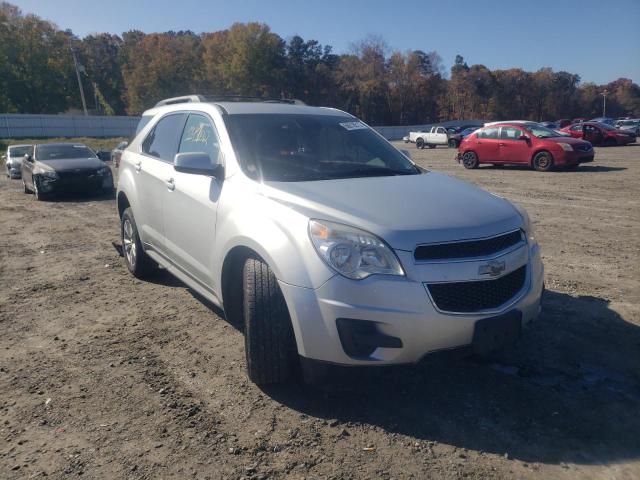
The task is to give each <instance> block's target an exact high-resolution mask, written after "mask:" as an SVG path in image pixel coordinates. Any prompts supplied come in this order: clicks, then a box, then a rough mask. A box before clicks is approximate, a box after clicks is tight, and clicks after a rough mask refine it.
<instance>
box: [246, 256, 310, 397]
mask: <svg viewBox="0 0 640 480" xmlns="http://www.w3.org/2000/svg"><path fill="white" fill-rule="evenodd" d="M242 289H243V297H244V298H243V315H244V335H245V337H244V338H245V341H244V344H245V354H246V357H247V374H248V376H249V378H250V379H251V381H253V382H254V383H256V384H258V385H265V384H269V383H282V382H285V381H287V380H288V379H290V378H291V377H292V375H293V373H294V371H295V370H296V369H297V367H298V365H299V359H298V351H297V348H296V341H295V337H294V335H293V328H292V326H291V318H290V317H289V310H288V309H287V304H286V302H285V300H284V297H283V295H282V291H280V287H279V286H278V281H277V280H276V277H275V275H274V274H273V271H272V270H271V269H270V268H269V266H268V265H267V264H265V263H264V262H263V261H261V260H259V259H257V258H249V259H247V261H246V262H245V264H244V269H243V275H242Z"/></svg>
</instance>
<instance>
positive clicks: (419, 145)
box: [416, 138, 424, 148]
mask: <svg viewBox="0 0 640 480" xmlns="http://www.w3.org/2000/svg"><path fill="white" fill-rule="evenodd" d="M416 148H424V140H423V139H422V138H418V139H417V140H416Z"/></svg>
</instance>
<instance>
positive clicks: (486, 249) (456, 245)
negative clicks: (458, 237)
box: [413, 230, 523, 261]
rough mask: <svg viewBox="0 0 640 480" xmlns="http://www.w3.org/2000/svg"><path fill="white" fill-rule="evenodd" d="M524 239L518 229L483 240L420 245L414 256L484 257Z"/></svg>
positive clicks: (442, 257) (422, 257)
mask: <svg viewBox="0 0 640 480" xmlns="http://www.w3.org/2000/svg"><path fill="white" fill-rule="evenodd" d="M522 239H523V237H522V232H521V231H520V230H516V231H515V232H510V233H505V234H504V235H498V236H497V237H492V238H485V239H483V240H466V241H463V242H451V243H438V244H434V245H420V246H419V247H417V248H416V250H415V252H413V257H414V258H415V259H416V260H419V261H425V260H443V259H451V258H468V257H484V256H486V255H493V254H494V253H498V252H501V251H502V250H506V249H507V248H509V247H512V246H514V245H517V244H518V243H519V242H521V241H522Z"/></svg>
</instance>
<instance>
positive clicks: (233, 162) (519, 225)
mask: <svg viewBox="0 0 640 480" xmlns="http://www.w3.org/2000/svg"><path fill="white" fill-rule="evenodd" d="M120 168H121V170H120V178H119V182H118V193H117V204H118V212H119V215H120V219H121V232H122V242H123V247H124V253H125V261H126V265H127V267H128V269H129V270H130V271H131V273H133V274H134V275H135V276H137V277H140V278H144V277H145V276H146V275H148V274H149V273H150V272H151V271H152V270H153V269H154V268H155V267H157V265H158V264H160V265H161V266H162V267H164V268H166V269H167V270H168V271H169V272H171V273H172V274H173V275H175V276H176V277H178V278H179V279H180V280H182V281H183V282H184V283H186V284H187V285H189V286H190V287H191V288H193V289H194V290H195V291H197V292H198V293H200V294H201V295H202V296H203V297H205V298H206V299H208V300H210V301H211V302H213V303H214V304H216V305H219V306H220V307H222V308H223V309H224V312H225V316H226V317H227V320H228V321H230V322H232V323H237V324H243V325H244V333H245V348H246V358H247V370H248V375H249V377H250V378H251V379H252V380H253V381H254V382H256V383H272V382H281V381H284V380H286V379H287V378H288V377H290V376H291V374H292V372H294V371H296V369H297V367H298V365H299V364H300V363H302V365H303V367H305V371H310V372H313V371H316V372H317V371H318V370H317V369H315V370H313V367H317V366H318V365H320V366H323V365H326V364H327V363H329V364H339V365H389V364H403V363H413V362H417V361H419V360H420V359H421V358H422V357H424V356H425V355H426V354H428V353H431V352H436V351H441V350H447V349H453V348H457V347H466V348H470V349H473V350H474V351H475V352H477V353H485V352H488V351H491V350H492V349H494V348H497V347H500V346H502V345H504V344H506V343H509V342H511V341H512V340H513V339H515V338H516V337H517V336H518V335H519V333H520V329H521V326H522V325H523V324H525V323H527V322H529V321H530V320H532V319H533V318H535V317H536V316H537V315H538V313H539V311H540V299H541V295H542V291H543V266H542V263H541V260H540V250H539V247H538V244H537V242H536V240H535V238H534V234H533V229H532V227H531V224H530V222H529V219H528V216H527V214H526V213H525V212H524V210H522V209H520V208H518V207H516V206H514V205H513V204H511V203H510V202H508V201H507V200H505V199H503V198H501V197H498V196H496V195H492V194H490V193H487V192H485V191H483V190H480V189H479V188H476V187H474V186H472V185H469V184H467V183H464V182H462V181H460V180H456V179H454V178H451V177H447V176H444V175H441V174H438V173H435V172H430V171H425V170H423V169H421V168H419V167H418V166H416V165H415V164H414V163H413V162H412V161H411V160H410V159H409V158H408V157H407V156H406V155H404V154H403V153H402V152H400V151H399V150H397V149H396V148H395V147H393V146H392V145H391V144H389V143H388V142H387V141H386V140H385V139H384V138H383V137H382V136H380V135H379V134H378V133H376V132H375V131H374V130H373V129H371V128H369V127H368V126H367V125H365V124H364V123H362V122H360V121H359V120H358V119H357V118H355V117H353V116H352V115H350V114H348V113H345V112H343V111H340V110H335V109H332V108H318V107H308V106H304V105H300V104H298V103H297V102H295V103H293V102H288V101H231V100H225V99H220V98H211V97H203V96H197V95H193V96H189V97H180V98H176V99H169V100H164V101H162V102H160V103H158V104H157V105H156V106H155V107H154V108H153V109H151V110H149V111H147V112H145V114H144V116H143V119H142V121H141V127H140V129H139V132H138V134H137V135H136V137H135V139H134V140H133V141H132V143H131V144H130V145H129V146H128V147H127V149H126V150H125V151H124V153H123V155H122V159H121V164H120Z"/></svg>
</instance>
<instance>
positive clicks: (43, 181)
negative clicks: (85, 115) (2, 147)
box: [4, 143, 114, 200]
mask: <svg viewBox="0 0 640 480" xmlns="http://www.w3.org/2000/svg"><path fill="white" fill-rule="evenodd" d="M4 158H5V162H6V168H7V176H8V177H9V178H16V179H22V187H23V189H24V192H25V193H33V194H34V197H35V199H36V200H42V199H44V198H45V197H50V196H53V195H55V194H65V193H79V192H83V193H108V192H112V191H113V190H114V185H113V176H112V174H111V169H110V168H109V166H107V165H105V164H104V162H103V161H102V160H100V159H99V158H98V156H97V154H96V152H94V151H93V150H91V149H90V148H89V147H87V146H86V145H82V144H77V143H43V144H38V145H11V146H9V147H8V148H7V153H6V155H5V156H4Z"/></svg>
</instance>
